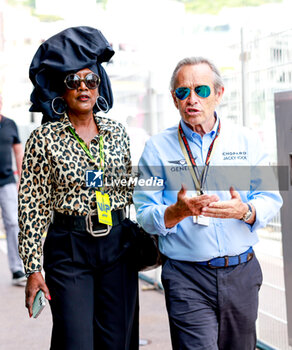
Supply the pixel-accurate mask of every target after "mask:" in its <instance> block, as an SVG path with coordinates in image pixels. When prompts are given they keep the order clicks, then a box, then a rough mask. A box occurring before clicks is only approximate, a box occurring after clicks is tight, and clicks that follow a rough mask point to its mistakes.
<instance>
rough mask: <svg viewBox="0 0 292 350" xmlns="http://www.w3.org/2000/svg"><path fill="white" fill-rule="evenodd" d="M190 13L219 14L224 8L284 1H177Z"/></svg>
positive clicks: (281, 0)
mask: <svg viewBox="0 0 292 350" xmlns="http://www.w3.org/2000/svg"><path fill="white" fill-rule="evenodd" d="M177 1H179V2H183V3H184V4H185V8H186V10H187V11H188V12H195V13H211V14H217V13H218V12H219V11H220V10H221V9H222V8H223V7H243V6H259V5H263V4H269V3H276V2H283V0H216V1H214V0H177Z"/></svg>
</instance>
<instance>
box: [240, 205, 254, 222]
mask: <svg viewBox="0 0 292 350" xmlns="http://www.w3.org/2000/svg"><path fill="white" fill-rule="evenodd" d="M246 204H247V206H248V210H247V212H246V213H245V214H244V215H243V217H242V218H241V220H242V221H244V222H247V221H248V220H249V219H250V218H251V216H252V207H251V205H250V204H249V203H246Z"/></svg>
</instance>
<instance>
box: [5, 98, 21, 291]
mask: <svg viewBox="0 0 292 350" xmlns="http://www.w3.org/2000/svg"><path fill="white" fill-rule="evenodd" d="M1 109H2V96H1V95H0V112H1ZM12 150H13V152H14V155H15V161H16V167H17V175H18V179H20V174H21V166H22V158H23V148H22V145H21V142H20V139H19V136H18V131H17V127H16V124H15V122H14V121H13V120H11V119H9V118H6V117H4V116H3V115H2V114H0V208H1V212H2V220H3V223H4V227H5V231H6V240H7V255H8V262H9V268H10V270H11V272H12V283H13V284H14V285H21V286H22V285H23V286H24V281H25V280H26V278H25V275H24V272H23V265H22V261H21V259H20V257H19V254H18V231H19V228H18V216H17V188H18V185H19V183H18V184H16V183H15V178H14V175H13V169H12ZM18 181H19V180H18Z"/></svg>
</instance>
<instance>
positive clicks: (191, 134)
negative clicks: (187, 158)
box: [180, 112, 219, 140]
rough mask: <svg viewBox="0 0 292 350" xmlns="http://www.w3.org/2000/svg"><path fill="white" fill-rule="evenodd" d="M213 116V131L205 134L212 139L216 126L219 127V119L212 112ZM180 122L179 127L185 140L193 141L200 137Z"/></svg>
mask: <svg viewBox="0 0 292 350" xmlns="http://www.w3.org/2000/svg"><path fill="white" fill-rule="evenodd" d="M214 116H215V118H216V122H215V124H214V126H213V129H212V130H211V131H210V132H208V133H207V134H206V135H210V136H211V138H212V139H213V138H214V137H215V135H216V133H217V129H218V125H219V117H218V116H217V113H216V112H214ZM180 122H181V127H182V129H183V132H184V134H185V135H186V138H188V139H189V140H193V139H195V138H198V137H200V135H199V134H198V133H196V132H195V131H193V130H192V129H191V128H189V127H188V126H187V124H186V123H185V122H184V121H183V120H182V119H181V121H180Z"/></svg>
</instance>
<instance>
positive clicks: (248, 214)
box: [243, 210, 252, 221]
mask: <svg viewBox="0 0 292 350" xmlns="http://www.w3.org/2000/svg"><path fill="white" fill-rule="evenodd" d="M251 214H252V212H251V211H250V210H249V211H248V212H247V213H246V214H245V215H244V217H243V220H244V221H248V220H249V219H250V218H251Z"/></svg>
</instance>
